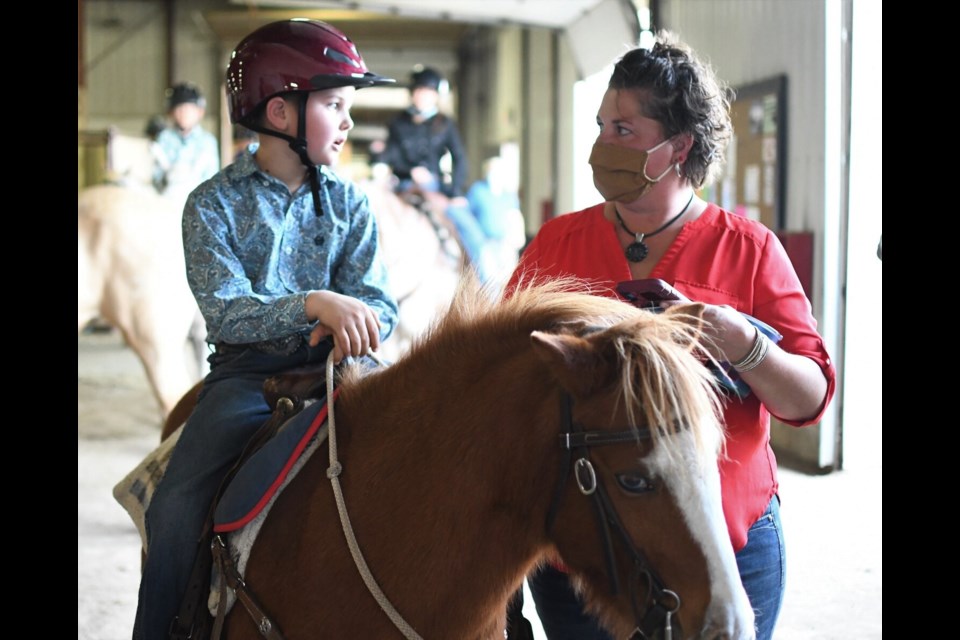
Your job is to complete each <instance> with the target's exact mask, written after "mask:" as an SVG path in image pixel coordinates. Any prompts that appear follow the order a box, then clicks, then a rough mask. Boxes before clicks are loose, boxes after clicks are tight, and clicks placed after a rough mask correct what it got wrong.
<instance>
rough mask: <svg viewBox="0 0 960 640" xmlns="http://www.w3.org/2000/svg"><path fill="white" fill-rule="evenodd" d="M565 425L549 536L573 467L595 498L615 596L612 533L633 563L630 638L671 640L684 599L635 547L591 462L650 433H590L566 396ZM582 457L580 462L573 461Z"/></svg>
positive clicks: (563, 401)
mask: <svg viewBox="0 0 960 640" xmlns="http://www.w3.org/2000/svg"><path fill="white" fill-rule="evenodd" d="M560 419H561V424H562V432H561V433H560V446H561V447H562V448H563V450H564V451H565V455H564V456H563V459H562V462H561V470H560V477H559V481H558V483H557V489H556V492H555V493H554V496H553V500H552V502H551V504H550V511H549V512H548V513H547V534H548V535H549V534H550V532H551V531H552V529H553V525H554V523H555V521H556V518H557V513H558V512H559V510H560V503H561V502H562V498H563V489H564V487H565V486H566V483H567V478H568V476H569V475H570V469H571V466H572V467H573V477H574V479H575V480H576V482H577V488H578V489H579V490H580V493H581V494H583V495H584V496H586V497H588V498H590V499H591V503H592V504H593V511H594V514H595V515H596V523H597V528H598V530H599V532H600V539H601V540H602V541H603V551H604V556H605V558H606V562H607V575H608V576H609V577H610V588H611V591H612V593H613V595H617V594H618V593H620V575H619V572H618V571H617V568H616V564H615V563H614V557H613V539H612V537H611V532H610V529H611V527H612V528H613V530H614V532H615V533H616V534H617V536H618V537H619V539H620V542H621V543H622V544H623V546H624V547H625V548H626V550H627V551H628V552H629V554H630V556H631V557H632V558H633V570H632V572H631V576H630V594H631V601H632V604H633V615H634V620H635V621H636V628H635V629H634V631H633V633H632V634H631V635H630V638H631V639H637V640H644V639H650V638H653V637H654V634H655V633H656V632H657V631H658V630H661V631H662V632H663V635H662V638H663V640H671V639H672V637H673V627H672V625H671V617H672V616H673V614H674V613H676V612H677V610H678V609H679V608H680V596H678V595H677V594H676V593H675V592H673V591H670V590H669V589H666V588H665V587H664V585H663V581H662V580H661V579H660V577H659V576H658V575H657V572H656V571H655V570H654V569H653V567H652V566H651V565H650V562H649V560H647V557H646V556H645V555H644V553H643V551H642V550H640V549H638V548H637V547H636V546H634V544H633V540H632V539H631V538H630V534H629V533H628V532H627V529H626V527H624V525H623V522H622V521H621V520H620V517H619V516H618V515H617V511H616V509H615V508H614V506H613V502H612V501H611V500H610V496H609V494H608V493H607V491H606V489H605V488H604V486H603V484H602V483H601V482H600V480H599V478H598V477H597V473H596V471H595V470H594V468H593V463H592V462H591V461H590V448H591V447H599V446H605V445H613V444H636V443H637V442H639V441H640V440H647V439H649V438H650V430H649V429H625V430H623V431H613V432H610V431H587V430H585V429H584V428H583V425H581V424H579V423H578V422H576V421H574V419H573V399H572V398H571V397H570V395H569V394H567V393H564V394H562V396H561V418H560ZM574 455H576V456H577V458H576V461H574V460H573V458H574ZM641 579H644V580H645V581H646V583H647V585H648V591H647V600H646V603H645V604H646V606H645V612H644V610H643V609H642V608H641V607H640V602H639V599H638V597H637V586H638V585H639V583H640V580H641Z"/></svg>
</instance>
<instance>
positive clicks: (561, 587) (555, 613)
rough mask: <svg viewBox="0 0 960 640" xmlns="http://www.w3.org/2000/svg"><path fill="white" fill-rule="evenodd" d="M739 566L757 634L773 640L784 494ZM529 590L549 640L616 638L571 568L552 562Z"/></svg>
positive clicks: (780, 583)
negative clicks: (591, 608) (589, 608)
mask: <svg viewBox="0 0 960 640" xmlns="http://www.w3.org/2000/svg"><path fill="white" fill-rule="evenodd" d="M736 558H737V568H738V569H739V571H740V579H741V581H742V582H743V587H744V589H746V592H747V597H748V598H749V599H750V604H751V606H752V607H753V610H754V612H755V614H756V624H757V640H770V638H772V637H773V628H774V626H776V624H777V616H778V615H779V613H780V605H781V603H782V602H783V591H784V584H785V582H784V576H785V570H786V555H785V551H784V544H783V525H782V523H781V522H780V498H779V497H777V496H774V497H773V499H772V500H770V504H769V505H767V509H766V511H764V513H763V515H762V516H760V518H759V519H758V520H757V521H756V522H755V523H753V525H752V526H751V527H750V530H749V532H748V534H747V545H746V546H745V547H744V548H743V549H741V550H740V551H739V552H738V553H737V554H736ZM528 580H529V583H530V593H531V594H532V595H533V600H534V603H535V604H536V607H537V614H538V615H539V617H540V622H541V624H543V630H544V632H546V634H547V638H549V640H612V638H611V636H610V634H609V633H607V632H606V631H604V630H603V628H602V627H600V625H599V623H598V622H597V620H596V618H594V617H593V616H591V615H589V614H588V613H586V612H584V610H583V603H582V601H581V600H580V598H579V596H577V594H576V592H575V591H574V590H573V587H571V586H570V581H569V579H568V578H567V574H565V573H563V572H562V571H560V570H558V569H555V568H554V567H552V566H550V565H546V566H544V567H543V568H542V569H541V570H540V571H538V572H537V573H535V574H533V575H532V576H530V578H529V579H528Z"/></svg>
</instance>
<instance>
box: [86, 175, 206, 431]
mask: <svg viewBox="0 0 960 640" xmlns="http://www.w3.org/2000/svg"><path fill="white" fill-rule="evenodd" d="M97 318H99V319H102V320H104V321H106V322H107V323H108V324H110V325H112V326H113V327H115V328H116V329H118V330H119V331H120V333H121V335H122V336H123V339H124V341H125V343H126V344H127V345H128V346H129V347H130V348H131V349H132V350H133V352H134V353H135V354H136V355H137V357H138V358H139V359H140V361H141V363H142V364H143V368H144V371H145V373H146V376H147V380H148V382H149V384H150V387H151V389H152V391H153V393H154V396H155V397H156V399H157V402H158V403H159V406H160V410H161V413H162V415H163V416H164V417H166V416H167V415H168V414H169V413H170V411H171V410H172V409H173V407H174V405H175V404H176V403H177V401H178V400H179V399H180V398H181V396H182V395H183V394H184V392H186V391H187V390H188V389H189V388H190V387H191V385H192V384H193V383H194V382H196V380H197V379H198V378H199V377H200V375H202V374H203V372H204V369H205V367H206V363H205V361H204V357H203V355H204V351H205V349H204V346H203V339H204V338H205V331H204V329H203V324H202V320H201V317H200V310H199V308H198V307H197V304H196V301H195V300H194V298H193V294H192V293H191V292H190V288H189V286H188V284H187V278H186V269H185V266H184V257H183V243H182V240H181V235H180V212H179V211H177V210H176V205H175V204H173V203H172V202H171V201H170V200H168V199H167V198H164V197H163V196H161V195H159V194H157V193H156V192H155V191H153V190H152V188H149V187H136V186H131V185H122V184H102V185H95V186H92V187H87V188H84V189H82V190H80V191H79V192H78V193H77V333H78V335H79V333H80V332H81V331H83V329H84V328H85V327H86V326H87V325H88V324H89V323H90V322H91V321H92V320H94V319H97Z"/></svg>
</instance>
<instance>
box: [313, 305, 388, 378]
mask: <svg viewBox="0 0 960 640" xmlns="http://www.w3.org/2000/svg"><path fill="white" fill-rule="evenodd" d="M303 307H304V311H305V312H306V314H307V317H308V318H309V319H310V320H316V321H317V326H316V327H314V328H313V331H311V332H310V346H316V345H318V344H319V343H320V341H321V340H323V339H324V338H326V337H327V336H333V359H334V362H340V361H341V360H343V359H344V358H345V357H346V356H354V357H357V356H362V355H365V354H367V353H368V352H370V351H376V350H377V349H379V348H380V319H379V318H378V317H377V314H376V313H374V311H373V309H371V308H370V307H368V306H367V305H366V304H364V303H363V302H361V301H360V300H357V299H356V298H351V297H350V296H345V295H342V294H340V293H335V292H333V291H311V292H310V293H308V294H307V298H306V300H305V301H304V304H303Z"/></svg>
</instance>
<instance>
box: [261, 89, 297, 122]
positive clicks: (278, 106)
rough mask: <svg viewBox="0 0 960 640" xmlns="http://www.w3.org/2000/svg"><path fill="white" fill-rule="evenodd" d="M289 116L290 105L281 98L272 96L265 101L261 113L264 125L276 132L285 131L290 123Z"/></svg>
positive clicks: (290, 111) (290, 112)
mask: <svg viewBox="0 0 960 640" xmlns="http://www.w3.org/2000/svg"><path fill="white" fill-rule="evenodd" d="M291 114H292V110H291V109H290V104H289V103H287V101H286V100H284V99H283V98H282V97H281V96H273V97H272V98H270V99H269V100H267V104H266V107H265V108H264V111H263V119H264V124H266V125H267V126H268V127H270V128H271V129H276V130H277V131H286V130H287V128H288V127H290V126H291V123H292V120H291V117H290V116H291Z"/></svg>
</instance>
